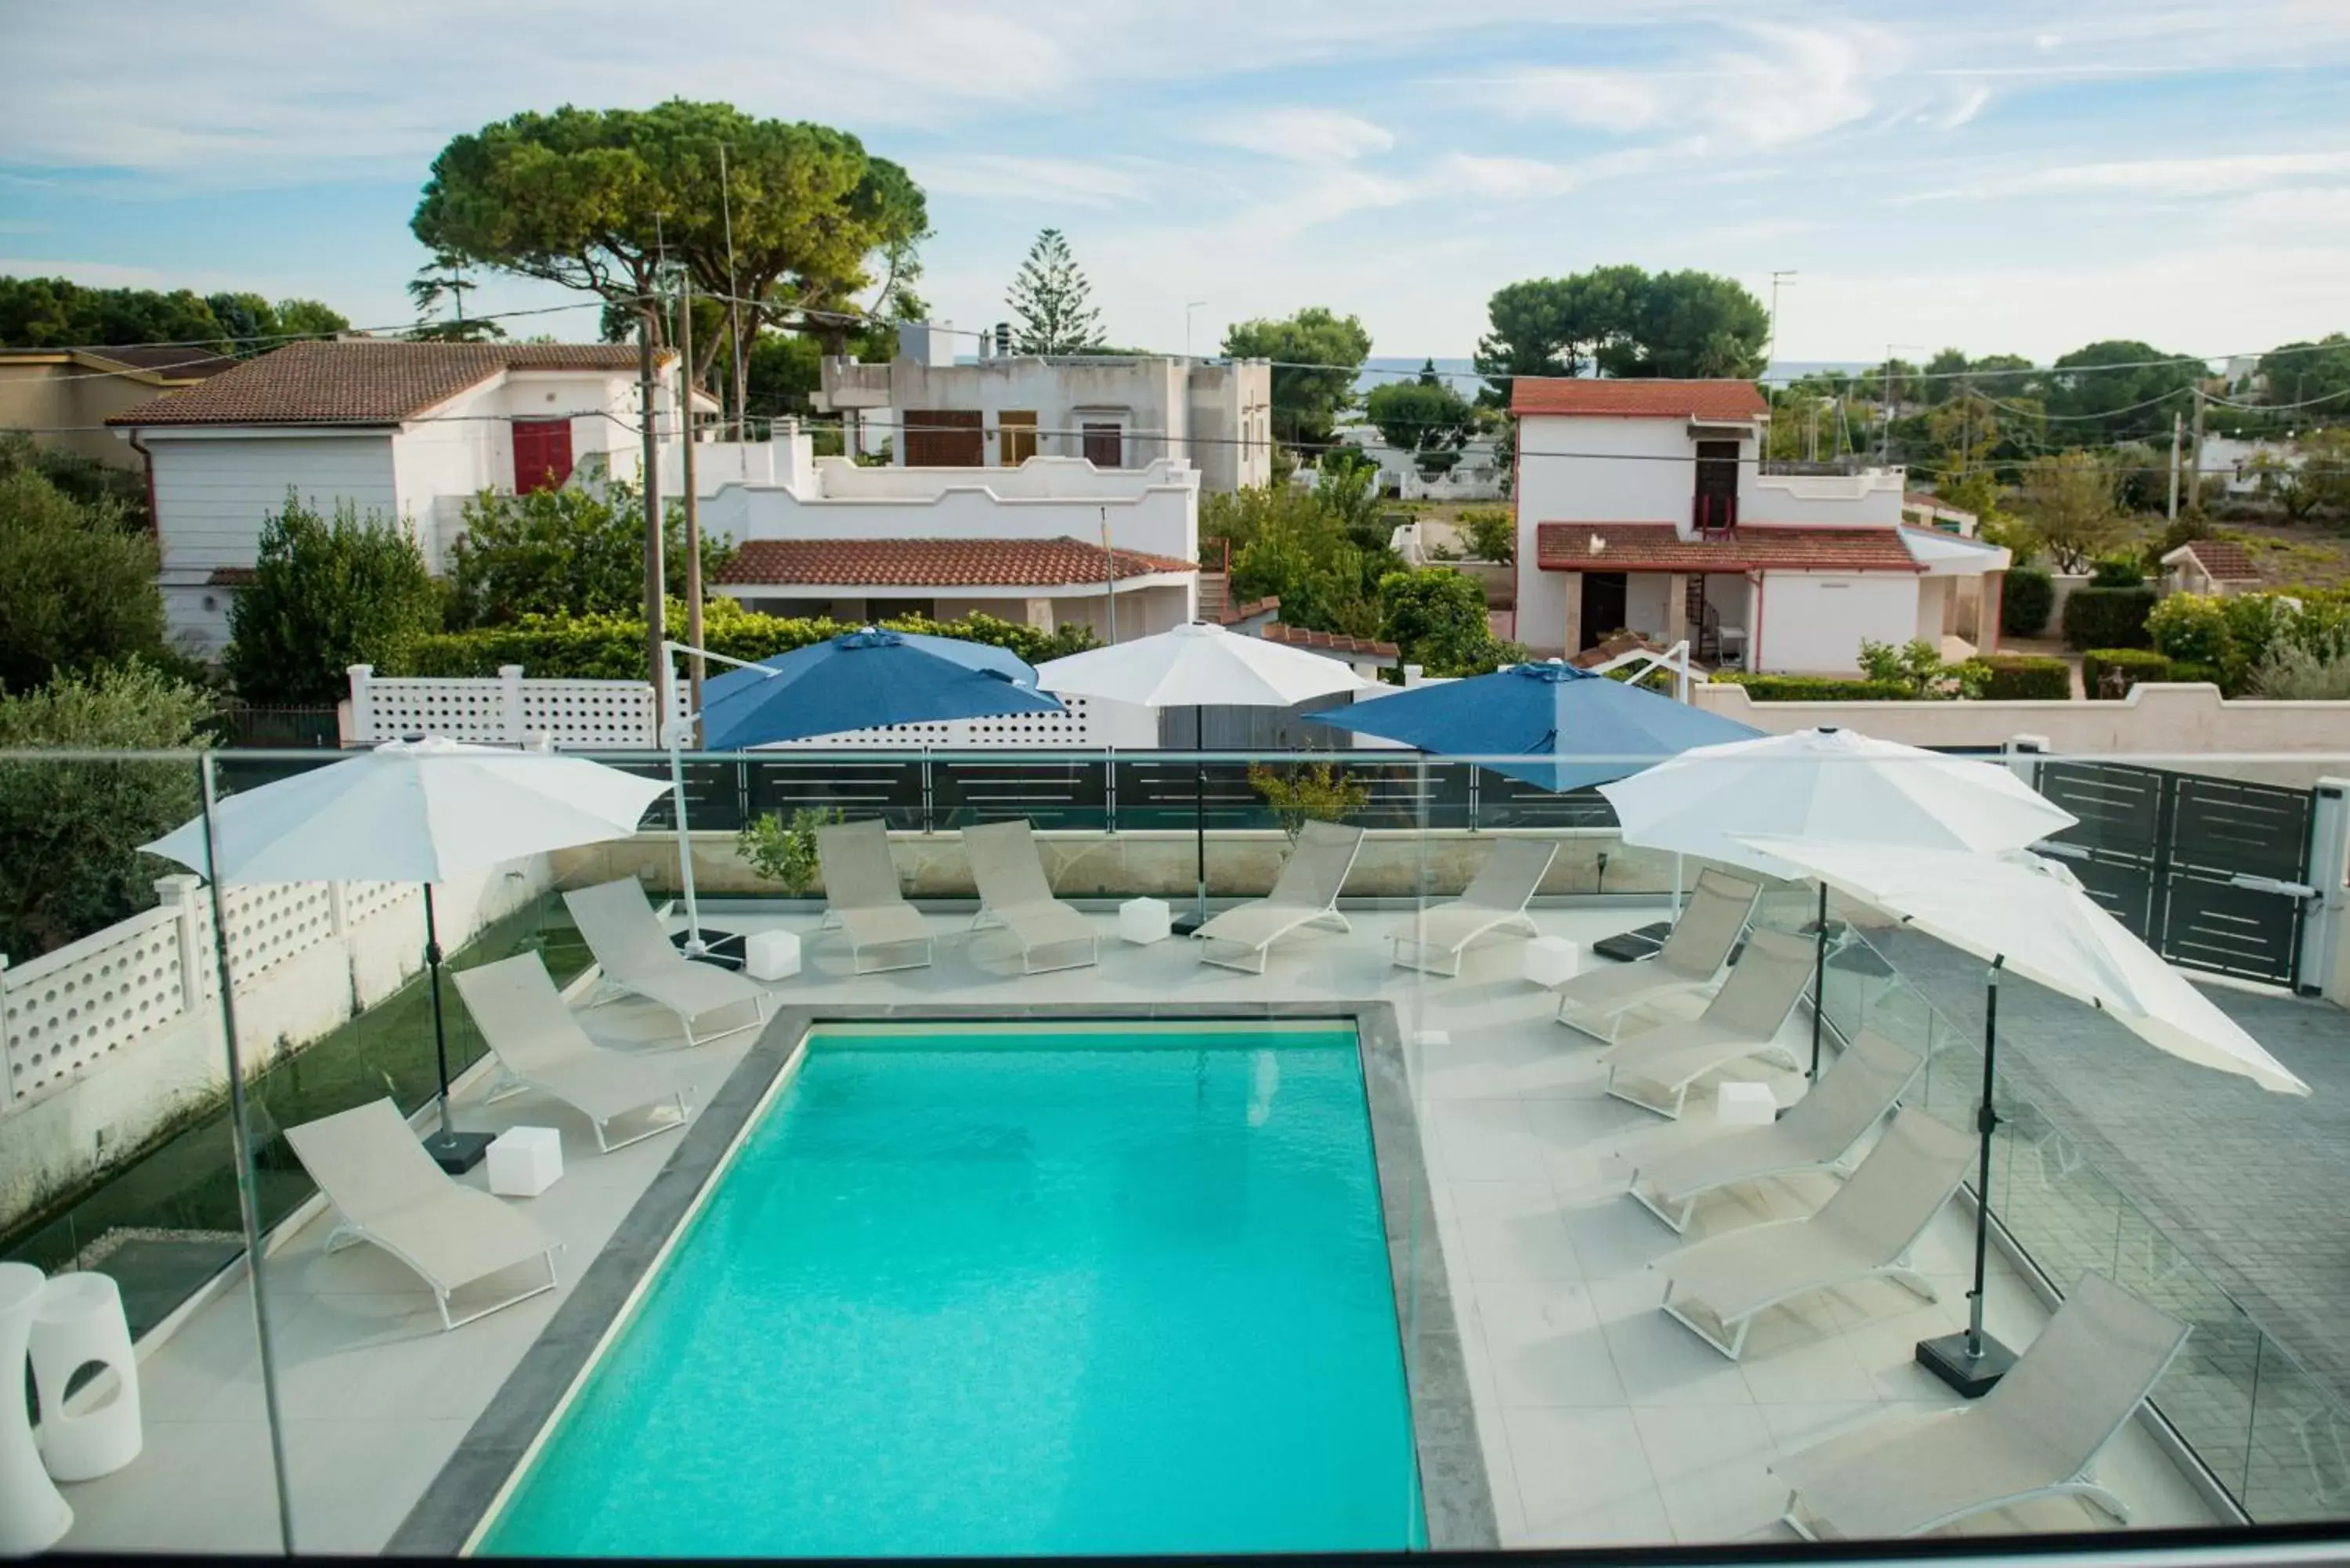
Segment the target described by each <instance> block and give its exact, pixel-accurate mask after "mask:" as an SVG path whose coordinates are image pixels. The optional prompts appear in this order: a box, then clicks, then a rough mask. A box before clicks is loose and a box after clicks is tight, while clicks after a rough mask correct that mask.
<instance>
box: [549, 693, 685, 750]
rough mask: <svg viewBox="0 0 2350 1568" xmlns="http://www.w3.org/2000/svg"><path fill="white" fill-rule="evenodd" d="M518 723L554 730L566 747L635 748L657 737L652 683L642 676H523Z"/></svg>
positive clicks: (558, 743)
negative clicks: (637, 678) (544, 677)
mask: <svg viewBox="0 0 2350 1568" xmlns="http://www.w3.org/2000/svg"><path fill="white" fill-rule="evenodd" d="M522 723H523V728H524V729H525V730H527V731H544V732H546V733H548V734H551V735H553V736H554V737H555V743H556V746H557V747H558V748H560V749H562V750H565V751H596V750H606V751H636V750H640V749H644V748H649V747H652V746H656V745H659V744H660V736H659V735H658V734H657V733H656V732H655V726H654V722H653V689H652V688H651V687H650V686H649V685H647V684H646V683H645V682H643V681H641V680H525V681H524V682H523V683H522ZM517 738H519V737H517Z"/></svg>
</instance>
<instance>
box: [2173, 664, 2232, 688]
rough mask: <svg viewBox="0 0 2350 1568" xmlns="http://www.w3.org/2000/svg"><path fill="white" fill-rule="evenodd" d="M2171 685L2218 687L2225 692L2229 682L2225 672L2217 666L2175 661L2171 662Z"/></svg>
mask: <svg viewBox="0 0 2350 1568" xmlns="http://www.w3.org/2000/svg"><path fill="white" fill-rule="evenodd" d="M2170 683H2171V684H2172V685H2173V686H2217V687H2219V688H2220V690H2221V691H2223V692H2224V691H2226V690H2227V686H2228V681H2227V677H2226V674H2225V672H2224V671H2222V670H2220V667H2219V666H2218V665H2216V664H2197V663H2194V662H2192V661H2190V660H2187V659H2172V660H2171V661H2170Z"/></svg>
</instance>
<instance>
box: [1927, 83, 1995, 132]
mask: <svg viewBox="0 0 2350 1568" xmlns="http://www.w3.org/2000/svg"><path fill="white" fill-rule="evenodd" d="M1990 102H1991V88H1987V87H1984V86H1983V85H1982V84H1981V83H1980V82H1978V83H1976V84H1975V85H1974V86H1973V87H1971V88H1968V89H1967V90H1966V91H1965V92H1963V93H1961V94H1960V96H1959V99H1958V100H1957V101H1956V102H1955V103H1953V104H1951V105H1950V108H1949V109H1945V110H1943V111H1942V113H1941V114H1940V115H1939V117H1938V118H1937V119H1935V121H1934V123H1935V124H1937V125H1939V126H1940V127H1941V128H1942V129H1943V130H1957V129H1958V128H1959V127H1960V126H1962V125H1965V124H1968V123H1969V122H1970V121H1971V120H1972V119H1974V117H1975V116H1977V115H1979V114H1981V112H1982V111H1983V106H1984V105H1986V104H1988V103H1990Z"/></svg>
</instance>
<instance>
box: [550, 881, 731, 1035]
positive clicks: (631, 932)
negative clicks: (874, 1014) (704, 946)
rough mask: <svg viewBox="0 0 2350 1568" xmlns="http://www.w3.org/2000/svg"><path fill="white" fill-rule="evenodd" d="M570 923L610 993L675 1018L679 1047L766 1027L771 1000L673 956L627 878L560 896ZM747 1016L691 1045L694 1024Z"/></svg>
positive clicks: (638, 888)
mask: <svg viewBox="0 0 2350 1568" xmlns="http://www.w3.org/2000/svg"><path fill="white" fill-rule="evenodd" d="M563 903H564V907H565V908H566V909H569V910H570V911H571V921H572V924H574V925H576V926H577V927H578V928H579V934H580V936H581V937H583V938H585V939H586V940H587V950H588V951H589V952H591V953H593V954H595V955H596V962H597V963H598V965H599V966H601V968H602V970H603V979H604V983H605V984H606V985H607V986H608V987H610V988H611V989H612V990H614V991H619V992H626V993H628V994H629V995H630V996H641V997H643V998H644V999H645V1000H646V1001H648V1002H659V1003H660V1005H661V1006H663V1007H666V1008H668V1009H669V1010H670V1011H671V1012H674V1013H676V1014H677V1020H678V1023H679V1025H680V1027H681V1030H682V1031H683V1033H684V1035H685V1043H686V1044H689V1045H699V1044H702V1040H703V1039H711V1040H714V1039H717V1038H719V1037H720V1036H721V1035H726V1034H732V1033H735V1032H736V1031H738V1030H743V1029H755V1028H757V1027H758V1026H759V1025H760V1024H761V1023H764V1022H765V1021H766V1017H767V1003H768V1002H769V1001H770V1000H771V999H770V997H769V996H768V993H767V992H766V991H765V990H764V989H763V988H761V987H759V986H756V985H754V984H752V983H751V982H750V981H747V980H744V979H743V977H742V976H741V975H739V974H734V973H732V972H730V971H726V970H723V969H720V968H718V967H717V966H716V965H714V964H706V963H696V962H694V961H692V960H691V959H689V958H687V957H686V956H685V955H684V954H683V953H681V952H679V951H678V950H677V948H676V945H675V944H674V943H672V942H671V940H669V933H668V932H667V931H664V930H662V929H661V923H660V919H659V917H657V916H656V915H654V913H653V907H652V905H651V903H650V901H648V900H647V899H646V898H645V890H644V888H643V886H642V885H641V884H639V882H638V881H637V879H636V878H635V877H620V878H619V880H618V881H613V882H599V883H598V884H597V885H596V886H595V887H593V888H576V889H574V890H573V891H571V892H568V893H566V894H564V895H563ZM743 1007H747V1008H749V1009H750V1010H751V1016H750V1017H748V1018H746V1019H744V1020H743V1022H742V1023H734V1024H730V1025H728V1026H727V1027H726V1028H724V1029H721V1030H719V1031H718V1032H717V1033H715V1034H710V1035H704V1036H702V1037H700V1038H697V1037H696V1036H695V1034H694V1033H693V1021H694V1020H695V1019H697V1018H707V1017H709V1016H710V1015H711V1014H712V1013H713V1012H725V1011H726V1010H728V1009H729V1008H743Z"/></svg>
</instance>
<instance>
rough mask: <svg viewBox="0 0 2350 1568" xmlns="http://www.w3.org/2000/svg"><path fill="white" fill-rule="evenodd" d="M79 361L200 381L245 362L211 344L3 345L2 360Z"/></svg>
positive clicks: (101, 368) (102, 368)
mask: <svg viewBox="0 0 2350 1568" xmlns="http://www.w3.org/2000/svg"><path fill="white" fill-rule="evenodd" d="M10 360H15V361H16V362H19V363H23V362H26V361H29V362H31V363H34V364H39V363H42V362H44V361H47V362H50V363H55V364H59V365H67V364H71V365H78V366H80V367H82V368H83V369H88V370H99V371H108V370H115V369H123V370H137V371H140V373H141V374H142V375H143V376H144V377H145V378H146V379H149V380H151V381H201V380H203V379H204V378H205V377H207V376H217V375H219V374H220V373H221V372H222V371H223V370H234V369H236V367H237V366H238V365H239V364H241V363H243V361H241V360H237V359H232V358H228V357H227V356H226V355H224V354H215V353H213V351H212V350H211V349H209V348H181V347H175V346H172V345H170V344H163V343H130V344H125V345H124V346H122V347H121V348H0V362H6V361H10Z"/></svg>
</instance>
